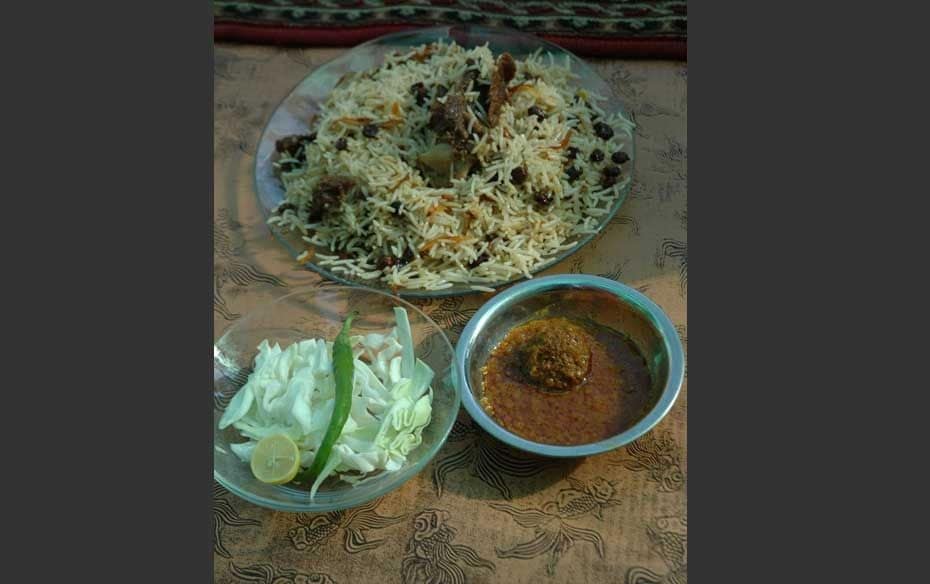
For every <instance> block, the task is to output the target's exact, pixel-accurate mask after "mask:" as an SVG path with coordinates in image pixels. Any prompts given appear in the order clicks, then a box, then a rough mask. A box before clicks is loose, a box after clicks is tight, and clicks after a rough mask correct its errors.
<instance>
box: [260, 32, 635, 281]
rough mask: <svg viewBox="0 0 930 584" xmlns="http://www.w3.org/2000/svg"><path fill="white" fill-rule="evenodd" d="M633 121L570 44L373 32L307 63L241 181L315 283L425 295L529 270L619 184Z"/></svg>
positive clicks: (618, 190) (605, 212)
mask: <svg viewBox="0 0 930 584" xmlns="http://www.w3.org/2000/svg"><path fill="white" fill-rule="evenodd" d="M633 130H634V124H633V123H632V121H631V119H630V117H629V116H628V114H627V112H626V110H625V109H624V107H623V105H622V104H621V103H620V102H619V100H617V98H616V97H615V96H614V95H613V93H612V90H611V89H610V87H609V86H608V85H607V83H606V82H605V81H604V80H603V79H601V78H600V77H599V76H598V75H597V74H596V73H595V72H594V71H593V70H592V69H591V68H590V67H589V66H588V65H587V64H585V63H584V62H583V61H581V60H580V59H579V58H578V57H576V56H574V55H572V54H571V53H569V52H568V51H565V50H564V49H561V48H559V47H558V46H556V45H553V44H551V43H548V42H546V41H543V40H541V39H538V38H536V37H533V36H529V35H523V34H520V33H516V32H513V31H504V30H497V29H486V28H478V27H448V26H447V27H437V28H430V29H420V30H415V31H409V32H402V33H397V34H392V35H388V36H385V37H381V38H379V39H376V40H373V41H370V42H368V43H365V44H363V45H360V46H358V47H356V48H354V49H352V50H350V51H348V52H346V53H345V54H343V55H342V56H340V57H338V58H337V59H335V60H333V61H330V62H329V63H327V64H325V65H323V66H321V67H319V68H317V69H315V70H314V71H313V72H312V73H311V74H310V75H309V76H308V77H307V78H306V79H304V81H302V82H301V83H300V84H299V85H298V86H297V87H296V88H295V89H294V90H293V91H292V92H291V93H290V95H288V96H287V97H286V98H285V99H284V101H283V102H282V103H281V104H280V105H279V106H278V108H277V109H276V110H275V111H274V113H273V114H272V116H271V118H270V120H269V122H268V124H267V126H266V127H265V130H264V132H263V133H262V137H261V140H260V143H259V148H258V153H257V156H256V169H255V177H256V191H257V194H258V199H259V203H260V206H261V208H262V210H263V213H264V214H265V217H266V219H267V222H268V224H269V226H270V227H271V230H272V232H273V233H274V235H275V236H276V237H277V238H278V239H279V240H280V241H281V242H282V243H283V244H284V245H285V247H286V248H287V249H288V250H289V251H290V252H291V254H292V255H293V257H294V258H295V259H296V260H297V261H298V262H300V263H301V264H303V265H305V266H306V267H307V268H309V269H312V270H314V271H316V272H318V273H320V274H321V275H323V276H324V277H326V278H329V279H331V280H334V281H337V282H341V283H345V284H351V285H364V286H367V287H371V288H380V289H387V290H390V291H392V292H394V293H396V294H399V295H400V296H406V297H426V298H428V297H438V296H451V295H460V294H467V293H473V292H492V291H494V290H495V289H496V288H498V287H500V286H503V285H507V284H512V283H515V282H517V281H520V280H523V279H525V278H531V277H532V276H533V274H536V273H538V272H540V271H542V270H544V269H546V268H548V267H550V266H552V265H554V264H555V263H557V262H559V261H561V260H563V259H565V258H566V257H567V256H569V255H571V254H572V253H574V252H575V251H577V250H578V249H579V248H581V247H582V246H583V245H585V244H586V243H587V242H588V241H590V240H591V239H592V238H593V237H594V236H595V235H597V234H598V233H599V232H600V231H601V230H602V229H603V228H604V227H605V226H606V225H607V224H608V223H609V222H610V219H611V218H613V216H614V215H615V214H616V212H617V210H618V209H619V208H620V205H621V204H622V203H623V201H624V199H625V198H626V195H627V193H628V192H629V190H630V186H631V181H632V172H633V162H634V158H635V150H634V140H633Z"/></svg>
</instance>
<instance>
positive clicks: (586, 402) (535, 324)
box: [465, 287, 669, 447]
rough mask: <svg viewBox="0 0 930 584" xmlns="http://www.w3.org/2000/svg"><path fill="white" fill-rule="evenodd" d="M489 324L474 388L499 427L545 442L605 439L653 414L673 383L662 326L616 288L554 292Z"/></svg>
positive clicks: (483, 329) (475, 358) (522, 301)
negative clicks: (609, 289)
mask: <svg viewBox="0 0 930 584" xmlns="http://www.w3.org/2000/svg"><path fill="white" fill-rule="evenodd" d="M480 320H482V321H483V322H481V323H479V324H478V325H477V327H478V331H477V332H476V333H473V334H472V336H471V338H469V340H468V341H467V344H468V347H469V348H468V350H467V354H468V357H469V358H468V360H467V364H466V365H465V377H466V383H467V386H468V387H469V388H470V389H471V393H472V394H473V395H474V398H475V402H476V405H478V406H479V407H480V409H481V410H482V411H483V414H484V415H485V416H487V417H488V418H489V420H488V421H489V422H493V423H494V424H496V425H497V426H499V427H500V428H501V429H503V430H505V431H507V432H508V433H510V434H512V435H515V436H516V437H519V438H522V439H523V440H526V441H529V442H532V443H535V444H539V445H550V446H554V447H579V446H584V445H593V444H598V443H604V442H605V441H608V440H610V439H612V438H614V437H616V436H618V435H621V434H623V433H624V432H626V431H627V430H630V429H631V428H633V427H634V426H636V425H637V424H638V423H639V422H640V421H642V420H644V419H645V418H647V417H648V416H649V415H650V413H651V412H653V410H654V409H655V408H656V407H657V405H658V404H659V401H660V397H661V395H662V393H663V389H664V388H665V386H666V384H667V383H668V381H669V360H668V351H667V350H666V347H665V340H664V339H663V335H662V334H660V333H659V331H658V328H657V323H655V322H653V318H652V316H651V315H650V314H649V312H648V311H644V310H642V309H640V308H638V307H636V306H635V305H632V304H630V303H629V302H628V301H625V300H621V299H620V298H618V297H617V295H616V294H614V293H613V292H610V291H607V290H601V289H597V288H593V287H592V288H583V287H567V288H557V289H551V290H544V291H541V292H539V293H537V294H535V295H528V296H523V297H519V298H516V299H513V300H510V301H505V302H503V303H502V305H501V306H499V307H496V308H495V309H493V310H492V313H491V314H489V315H488V317H487V318H482V319H480Z"/></svg>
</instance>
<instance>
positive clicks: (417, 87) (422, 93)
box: [410, 83, 427, 105]
mask: <svg viewBox="0 0 930 584" xmlns="http://www.w3.org/2000/svg"><path fill="white" fill-rule="evenodd" d="M410 90H411V91H412V92H413V93H414V95H416V97H417V105H424V104H425V103H426V93H427V92H426V86H425V85H423V84H422V83H414V84H413V85H411V86H410Z"/></svg>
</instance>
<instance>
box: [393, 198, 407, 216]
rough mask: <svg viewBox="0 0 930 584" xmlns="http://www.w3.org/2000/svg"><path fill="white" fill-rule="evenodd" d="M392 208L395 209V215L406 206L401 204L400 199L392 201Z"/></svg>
mask: <svg viewBox="0 0 930 584" xmlns="http://www.w3.org/2000/svg"><path fill="white" fill-rule="evenodd" d="M391 209H392V210H393V211H394V214H395V215H400V214H401V212H402V211H403V210H404V206H403V205H402V204H401V202H400V201H394V202H392V203H391Z"/></svg>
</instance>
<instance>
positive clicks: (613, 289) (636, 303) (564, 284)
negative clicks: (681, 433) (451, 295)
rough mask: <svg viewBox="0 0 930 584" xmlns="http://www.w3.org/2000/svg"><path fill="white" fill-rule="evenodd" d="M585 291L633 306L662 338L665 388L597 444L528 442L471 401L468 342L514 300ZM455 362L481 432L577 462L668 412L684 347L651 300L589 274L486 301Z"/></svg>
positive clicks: (533, 283) (544, 281)
mask: <svg viewBox="0 0 930 584" xmlns="http://www.w3.org/2000/svg"><path fill="white" fill-rule="evenodd" d="M584 288H593V289H596V290H601V291H604V292H608V293H611V294H613V295H614V296H615V297H616V298H617V299H618V300H620V301H621V302H624V303H625V304H627V305H629V306H631V307H632V308H634V309H635V310H637V311H638V312H640V313H641V314H642V315H643V316H644V317H646V320H647V321H648V322H649V323H650V324H651V325H652V326H653V327H654V328H655V329H656V331H657V332H658V334H659V336H660V337H661V339H662V346H663V348H664V351H665V353H666V355H668V361H669V372H668V379H667V380H666V382H665V386H664V387H663V388H662V392H661V394H660V395H659V399H658V400H657V401H656V403H655V405H654V406H653V407H652V409H651V410H650V411H649V412H648V413H647V414H646V415H645V416H643V417H642V418H641V419H640V420H639V421H638V422H636V423H635V424H634V425H632V426H631V427H629V428H627V429H626V430H624V431H623V432H621V433H619V434H616V435H614V436H611V437H610V438H607V439H605V440H601V441H598V442H591V443H588V444H578V445H572V446H559V445H554V444H543V443H540V442H533V441H532V440H527V439H526V438H523V437H521V436H518V435H516V434H514V433H513V432H511V431H509V430H507V429H505V428H504V427H503V426H501V425H500V424H498V423H497V422H496V421H495V420H494V419H493V418H491V416H490V415H488V413H487V412H485V410H484V408H483V407H481V404H480V403H478V400H477V399H476V398H475V394H474V393H473V392H472V390H471V387H470V386H469V384H468V374H467V365H468V361H469V360H470V358H471V344H472V342H473V341H474V338H475V337H476V336H477V334H478V332H480V331H481V330H482V329H483V328H484V325H485V324H486V323H487V322H488V321H490V320H491V319H493V318H494V316H495V315H496V314H498V313H499V312H500V311H501V310H503V309H504V308H506V307H507V306H510V305H511V304H512V303H514V302H515V301H517V300H520V299H523V298H527V297H530V296H535V295H537V294H540V293H542V292H548V291H552V290H560V289H584ZM455 361H456V368H455V371H456V375H457V376H458V384H459V385H460V386H461V388H460V393H461V396H462V403H463V404H464V406H465V409H466V410H467V411H468V415H470V416H471V417H472V419H473V420H475V421H476V422H477V423H478V424H479V425H480V426H481V427H482V428H483V429H484V430H485V431H487V432H488V433H489V434H491V435H492V436H493V437H495V438H497V439H498V440H500V441H501V442H504V443H505V444H509V445H510V446H514V447H516V448H519V449H520V450H523V451H526V452H531V453H533V454H539V455H542V456H549V457H556V458H575V457H581V456H590V455H593V454H600V453H603V452H607V451H609V450H614V449H616V448H619V447H621V446H624V445H626V444H629V443H630V442H632V441H634V440H636V439H637V438H640V437H641V436H643V435H644V434H646V433H647V432H649V431H650V430H652V429H653V428H654V427H655V426H656V425H657V424H658V423H659V422H660V421H661V420H662V418H664V417H665V415H666V414H668V412H669V411H670V410H671V408H672V406H673V405H674V404H675V401H676V399H677V398H678V395H679V393H680V392H681V385H682V383H683V381H684V349H683V348H682V344H681V339H680V338H679V336H678V331H677V330H675V326H674V325H673V324H672V321H671V320H670V319H669V318H668V315H666V314H665V312H664V311H663V310H662V309H661V308H660V307H659V306H658V305H657V304H656V303H655V302H653V301H652V300H650V299H649V298H648V297H646V296H645V295H644V294H642V293H640V292H639V291H638V290H635V289H634V288H631V287H629V286H627V285H625V284H621V283H620V282H616V281H614V280H609V279H607V278H602V277H600V276H590V275H577V274H561V275H555V276H544V277H541V278H534V279H533V280H529V281H527V282H522V283H520V284H517V285H516V286H513V287H511V288H509V289H507V290H506V291H504V292H501V293H500V294H498V295H497V296H495V297H494V298H492V299H491V300H489V301H488V302H487V303H485V304H484V305H483V306H482V307H481V308H480V309H479V310H478V311H477V312H476V313H475V315H474V316H473V317H472V318H471V320H470V321H469V322H468V325H467V326H466V327H465V329H464V330H463V331H462V334H461V335H460V336H459V340H458V342H457V343H456V347H455Z"/></svg>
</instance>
